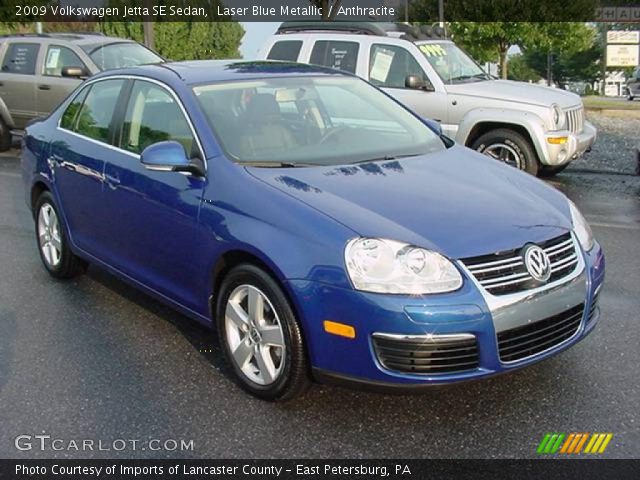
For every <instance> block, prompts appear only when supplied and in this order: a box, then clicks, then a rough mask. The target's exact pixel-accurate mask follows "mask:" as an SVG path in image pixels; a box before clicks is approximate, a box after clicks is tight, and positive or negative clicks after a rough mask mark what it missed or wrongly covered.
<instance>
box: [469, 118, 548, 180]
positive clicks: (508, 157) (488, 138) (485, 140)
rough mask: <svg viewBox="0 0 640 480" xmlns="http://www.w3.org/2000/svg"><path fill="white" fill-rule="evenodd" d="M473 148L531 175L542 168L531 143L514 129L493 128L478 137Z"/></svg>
mask: <svg viewBox="0 0 640 480" xmlns="http://www.w3.org/2000/svg"><path fill="white" fill-rule="evenodd" d="M471 148H473V149H474V150H477V151H478V152H480V153H483V154H485V155H487V156H489V157H491V158H494V159H496V160H499V161H501V162H504V163H506V164H507V165H511V166H512V167H515V168H518V169H520V170H524V171H525V172H527V173H530V174H531V175H537V174H538V171H539V170H540V163H539V162H538V157H537V156H536V153H535V152H534V150H533V148H532V146H531V144H530V143H529V141H528V140H527V139H526V138H524V137H523V136H522V135H521V134H519V133H518V132H516V131H514V130H509V129H507V128H499V129H496V130H491V131H489V132H487V133H485V134H484V135H481V136H480V137H479V138H478V139H476V141H475V142H473V144H472V145H471Z"/></svg>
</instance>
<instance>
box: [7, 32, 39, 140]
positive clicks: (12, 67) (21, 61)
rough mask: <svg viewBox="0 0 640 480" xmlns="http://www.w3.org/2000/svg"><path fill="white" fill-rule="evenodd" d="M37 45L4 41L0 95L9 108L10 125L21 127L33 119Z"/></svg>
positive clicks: (35, 107)
mask: <svg viewBox="0 0 640 480" xmlns="http://www.w3.org/2000/svg"><path fill="white" fill-rule="evenodd" d="M40 50H41V49H40V44H39V43H36V42H29V41H26V40H24V41H23V40H20V41H15V40H10V41H8V42H7V45H6V49H5V55H4V57H3V59H2V67H1V68H2V76H1V77H0V97H2V100H3V101H4V103H5V105H6V106H7V108H8V109H9V113H10V114H11V117H12V118H13V122H14V125H13V126H14V128H17V129H23V128H24V127H25V126H26V124H27V123H28V122H29V121H30V120H32V119H33V118H36V117H37V116H39V115H38V109H37V106H36V84H37V82H38V77H37V75H36V71H37V66H38V65H39V60H40V59H39V56H40Z"/></svg>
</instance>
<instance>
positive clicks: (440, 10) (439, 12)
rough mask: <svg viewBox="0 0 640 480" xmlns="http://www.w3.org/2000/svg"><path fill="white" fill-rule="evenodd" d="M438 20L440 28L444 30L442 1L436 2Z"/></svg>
mask: <svg viewBox="0 0 640 480" xmlns="http://www.w3.org/2000/svg"><path fill="white" fill-rule="evenodd" d="M438 19H439V20H440V28H444V0H438Z"/></svg>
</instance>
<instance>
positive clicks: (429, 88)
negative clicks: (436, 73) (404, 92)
mask: <svg viewBox="0 0 640 480" xmlns="http://www.w3.org/2000/svg"><path fill="white" fill-rule="evenodd" d="M404 86H405V88H411V89H414V90H424V91H425V92H433V91H434V88H433V85H431V82H428V81H425V80H423V78H422V77H421V76H420V75H407V77H406V78H405V79H404Z"/></svg>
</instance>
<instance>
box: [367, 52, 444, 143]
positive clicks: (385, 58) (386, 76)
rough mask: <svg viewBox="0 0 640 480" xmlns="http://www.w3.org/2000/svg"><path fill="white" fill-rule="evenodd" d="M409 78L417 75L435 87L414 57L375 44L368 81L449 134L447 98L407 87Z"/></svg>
mask: <svg viewBox="0 0 640 480" xmlns="http://www.w3.org/2000/svg"><path fill="white" fill-rule="evenodd" d="M408 75H418V76H419V77H421V78H422V79H423V80H424V81H425V82H426V83H428V84H431V85H432V86H433V85H434V82H432V81H431V79H430V78H429V77H428V76H427V74H426V73H425V71H424V69H423V68H422V66H420V64H419V63H418V61H417V60H416V59H415V57H414V56H413V54H412V53H411V52H410V51H409V50H407V49H406V48H404V47H401V46H399V45H390V44H382V43H374V44H373V45H371V51H370V52H369V81H370V82H371V83H373V84H374V85H377V86H379V87H381V88H383V89H384V90H385V91H386V92H387V93H389V94H390V95H391V96H393V97H394V98H395V99H396V100H398V101H399V102H401V103H403V104H404V105H405V106H407V107H408V108H410V109H411V110H413V111H414V112H416V113H417V114H418V115H420V116H421V117H424V118H429V119H432V120H435V121H436V122H439V123H440V124H441V125H442V128H443V131H444V133H445V135H450V133H451V132H449V131H448V129H447V125H448V116H447V107H448V105H447V94H446V92H444V91H433V92H428V91H425V90H416V89H413V88H406V87H405V79H406V78H407V76H408Z"/></svg>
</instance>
